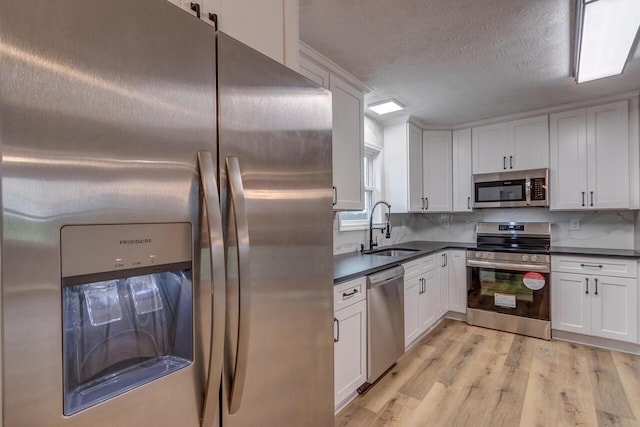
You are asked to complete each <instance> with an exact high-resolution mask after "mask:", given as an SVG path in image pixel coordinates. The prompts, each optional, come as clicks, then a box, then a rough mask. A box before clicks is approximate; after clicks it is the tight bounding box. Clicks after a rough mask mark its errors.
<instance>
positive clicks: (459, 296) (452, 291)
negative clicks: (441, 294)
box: [448, 250, 467, 313]
mask: <svg viewBox="0 0 640 427" xmlns="http://www.w3.org/2000/svg"><path fill="white" fill-rule="evenodd" d="M448 290H449V301H448V310H450V311H455V312H458V313H466V312H467V254H466V252H465V251H456V250H451V251H449V289H448Z"/></svg>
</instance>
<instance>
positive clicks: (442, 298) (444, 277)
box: [436, 252, 449, 320]
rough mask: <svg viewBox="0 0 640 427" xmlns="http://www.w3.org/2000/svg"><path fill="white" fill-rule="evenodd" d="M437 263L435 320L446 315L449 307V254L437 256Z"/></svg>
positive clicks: (444, 253)
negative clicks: (438, 262) (438, 263)
mask: <svg viewBox="0 0 640 427" xmlns="http://www.w3.org/2000/svg"><path fill="white" fill-rule="evenodd" d="M438 261H440V266H439V268H438V298H437V307H436V320H437V319H440V318H441V317H442V316H444V315H445V314H446V313H447V310H448V306H449V254H448V253H447V252H443V253H441V254H439V255H438Z"/></svg>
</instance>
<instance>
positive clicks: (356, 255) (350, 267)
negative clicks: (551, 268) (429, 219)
mask: <svg viewBox="0 0 640 427" xmlns="http://www.w3.org/2000/svg"><path fill="white" fill-rule="evenodd" d="M475 247H476V244H475V243H468V242H428V241H412V242H406V243H400V244H397V245H392V246H384V247H382V248H377V249H393V248H408V249H418V251H416V252H412V253H410V254H407V255H402V256H394V257H390V256H380V255H367V254H362V253H360V252H350V253H346V254H341V255H335V256H334V257H333V283H334V285H337V284H339V283H343V282H346V281H348V280H351V279H356V278H358V277H361V276H366V275H369V274H372V273H376V272H378V271H382V270H386V269H387V268H391V267H395V266H396V265H400V264H403V263H405V262H407V261H411V260H413V259H417V258H420V257H423V256H426V255H430V254H432V253H435V252H440V251H443V250H446V249H465V250H466V249H475ZM549 253H550V254H551V255H576V256H606V257H617V258H632V259H640V251H637V250H634V249H607V248H572V247H565V246H551V248H549Z"/></svg>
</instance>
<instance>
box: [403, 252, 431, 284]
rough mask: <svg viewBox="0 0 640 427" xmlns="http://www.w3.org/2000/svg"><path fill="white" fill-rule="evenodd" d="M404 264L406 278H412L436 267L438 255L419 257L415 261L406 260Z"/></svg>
mask: <svg viewBox="0 0 640 427" xmlns="http://www.w3.org/2000/svg"><path fill="white" fill-rule="evenodd" d="M402 266H403V267H404V278H405V279H407V278H412V277H415V276H418V275H420V274H422V273H425V272H427V271H431V270H433V269H434V268H436V256H435V255H429V256H425V257H422V258H418V259H415V260H413V261H409V262H406V263H404V264H402Z"/></svg>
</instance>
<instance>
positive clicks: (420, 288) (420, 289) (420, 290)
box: [418, 278, 422, 295]
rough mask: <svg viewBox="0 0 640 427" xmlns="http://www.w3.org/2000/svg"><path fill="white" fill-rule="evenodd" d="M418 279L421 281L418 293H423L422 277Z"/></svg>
mask: <svg viewBox="0 0 640 427" xmlns="http://www.w3.org/2000/svg"><path fill="white" fill-rule="evenodd" d="M418 280H419V281H420V287H419V288H418V295H422V278H420V279H418Z"/></svg>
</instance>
